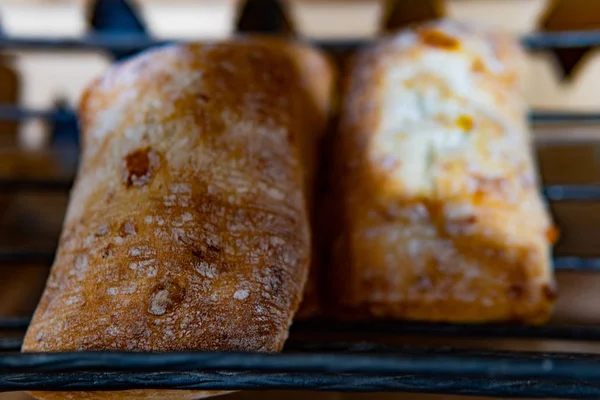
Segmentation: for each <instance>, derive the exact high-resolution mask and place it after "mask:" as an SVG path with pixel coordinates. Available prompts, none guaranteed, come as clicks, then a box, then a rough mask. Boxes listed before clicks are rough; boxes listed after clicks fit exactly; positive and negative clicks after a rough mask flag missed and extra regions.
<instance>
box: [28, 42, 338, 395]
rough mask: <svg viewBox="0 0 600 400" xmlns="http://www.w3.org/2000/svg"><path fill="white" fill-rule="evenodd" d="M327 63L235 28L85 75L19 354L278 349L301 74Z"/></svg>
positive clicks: (300, 246) (314, 111)
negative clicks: (211, 39) (71, 179)
mask: <svg viewBox="0 0 600 400" xmlns="http://www.w3.org/2000/svg"><path fill="white" fill-rule="evenodd" d="M307 57H308V58H309V59H310V60H312V61H310V60H309V61H310V63H309V64H306V63H304V61H305V60H306V59H307ZM326 66H327V63H326V62H325V61H324V60H321V59H320V56H319V53H317V52H316V51H315V50H312V49H309V48H306V47H304V46H301V45H295V44H286V43H284V42H279V41H276V40H266V39H264V40H263V39H248V38H246V39H237V40H233V41H230V42H224V43H214V44H190V45H175V46H168V47H164V48H160V49H156V50H150V51H147V52H146V53H144V54H142V55H139V56H137V57H135V58H133V59H131V60H129V61H126V62H124V63H122V64H119V65H116V66H114V67H113V68H112V69H111V70H110V71H109V72H108V73H107V74H106V75H105V76H104V77H102V78H101V79H99V80H98V81H97V82H95V83H94V84H93V85H91V87H90V88H89V89H88V90H87V91H86V93H85V94H84V96H83V99H82V101H81V105H80V121H81V130H82V133H83V138H82V141H83V150H82V159H81V164H80V168H79V171H78V176H77V179H76V182H75V186H74V188H73V190H72V193H71V198H70V203H69V207H68V211H67V216H66V219H65V222H64V227H63V233H62V236H61V239H60V244H59V247H58V253H57V256H56V260H55V262H54V265H53V267H52V270H51V274H50V277H49V279H48V282H47V286H46V290H45V292H44V294H43V296H42V299H41V301H40V303H39V306H38V308H37V310H36V312H35V315H34V317H33V320H32V323H31V325H30V327H29V330H28V332H27V335H26V337H25V341H24V345H23V351H25V352H59V351H60V352H64V351H78V350H119V351H145V352H153V351H201V350H213V351H218V350H231V351H258V352H275V351H279V350H280V349H281V348H282V346H283V344H284V341H285V339H286V337H287V334H288V327H289V325H290V324H291V322H292V317H293V316H294V313H295V312H296V310H297V308H298V305H299V303H300V301H301V297H302V291H303V288H304V284H305V281H306V277H307V273H308V269H309V262H310V249H311V241H310V232H309V216H308V212H307V209H308V206H307V204H308V202H309V201H310V199H309V198H308V197H309V196H310V193H309V192H308V191H307V190H306V188H307V186H309V182H310V181H311V180H312V177H311V175H312V174H313V173H314V166H313V165H310V164H311V163H312V156H310V153H311V151H314V149H311V147H312V146H313V145H314V143H315V140H316V139H317V138H318V135H319V133H320V131H319V129H320V127H322V126H323V125H324V122H323V118H324V115H323V114H322V112H323V110H324V109H325V108H327V106H326V105H325V103H326V101H325V100H324V99H323V97H324V95H323V94H322V92H323V93H324V92H326V91H327V90H326V89H322V88H321V87H320V86H319V88H320V91H319V90H316V86H315V84H313V83H311V82H308V77H309V76H310V75H311V74H314V73H319V72H322V71H321V69H322V68H326ZM324 79H326V80H327V79H331V77H329V78H327V77H325V78H324ZM329 84H330V83H329ZM317 86H318V85H317ZM217 393H219V392H217ZM210 394H214V392H202V391H156V390H131V391H123V392H76V393H68V392H36V393H34V395H35V396H37V397H39V398H44V399H55V398H56V399H58V398H72V399H79V398H82V399H134V398H135V399H139V398H146V399H152V398H161V399H168V398H172V399H192V398H199V397H202V396H205V395H210Z"/></svg>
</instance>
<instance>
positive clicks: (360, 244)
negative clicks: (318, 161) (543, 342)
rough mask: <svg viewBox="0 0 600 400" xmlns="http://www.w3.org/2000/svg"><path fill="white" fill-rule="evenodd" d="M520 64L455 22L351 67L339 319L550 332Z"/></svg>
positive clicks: (341, 189) (377, 48) (543, 241)
mask: <svg viewBox="0 0 600 400" xmlns="http://www.w3.org/2000/svg"><path fill="white" fill-rule="evenodd" d="M522 65H523V58H522V53H521V50H520V48H519V47H518V45H517V44H516V43H515V42H514V41H513V40H512V39H510V38H508V37H505V36H503V35H501V34H497V33H489V32H484V31H482V30H480V29H478V28H474V27H472V26H467V25H464V24H459V23H454V22H451V21H438V22H435V23H428V24H425V25H421V26H419V27H415V28H413V29H410V30H406V31H402V32H399V33H398V34H396V35H393V36H390V37H388V38H385V39H383V40H381V41H380V42H379V43H377V44H375V45H373V46H371V47H369V48H367V49H365V50H363V51H361V52H360V53H359V54H358V55H357V57H356V59H355V61H354V63H353V65H352V68H350V71H349V75H348V77H347V82H346V87H345V94H344V98H343V105H342V115H341V117H340V118H341V122H340V129H339V133H338V139H337V145H336V147H335V151H336V153H337V154H336V155H337V156H338V157H337V161H336V162H335V164H336V166H335V172H334V178H333V179H332V181H333V184H334V185H335V189H334V192H335V193H336V207H335V208H336V209H337V210H339V211H340V212H339V215H338V217H339V221H338V222H336V224H337V225H336V226H339V227H340V228H339V230H338V232H337V234H336V235H335V238H334V239H333V241H334V245H333V246H334V249H333V253H334V255H333V258H334V262H333V264H334V265H333V268H332V274H333V275H334V277H333V278H332V280H331V282H332V284H333V285H334V286H335V291H334V299H333V301H334V307H332V311H333V312H336V313H340V314H342V315H343V316H345V317H361V318H367V317H387V318H407V319H419V320H429V321H451V322H484V321H509V320H510V321H512V320H514V321H523V322H529V323H540V322H543V321H545V320H546V319H547V318H548V316H549V314H550V312H551V309H552V305H553V303H554V299H555V296H556V294H555V288H554V280H553V276H552V272H551V266H550V251H549V250H550V246H549V244H550V242H552V241H553V240H554V239H555V236H556V231H555V229H554V228H553V226H552V224H551V221H550V218H549V216H548V212H547V209H546V207H545V205H544V203H543V202H542V200H541V198H540V195H539V188H538V185H537V176H536V171H535V167H534V163H533V157H532V154H531V143H530V134H529V131H528V128H527V124H526V107H525V106H524V104H523V100H522V98H521V84H522Z"/></svg>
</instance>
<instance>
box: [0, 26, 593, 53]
mask: <svg viewBox="0 0 600 400" xmlns="http://www.w3.org/2000/svg"><path fill="white" fill-rule="evenodd" d="M176 41H177V42H184V41H183V40H175V39H166V40H160V39H155V38H151V37H149V36H146V35H144V34H140V33H116V32H105V33H90V34H87V35H85V36H83V37H81V38H73V37H52V36H38V37H15V36H10V35H5V34H1V33H0V49H18V50H40V49H53V50H106V51H110V52H115V51H117V52H132V51H138V50H143V49H146V48H148V47H153V46H160V45H163V44H166V43H173V42H176ZM367 43H368V42H367V41H364V40H319V41H314V44H315V45H317V46H320V47H323V48H324V49H326V50H330V51H345V50H352V49H355V48H357V47H359V46H362V45H365V44H367ZM521 43H522V44H523V46H524V47H525V48H527V49H529V50H532V51H538V50H544V49H555V48H581V47H590V46H597V45H599V44H600V30H590V31H567V32H539V33H532V34H528V35H526V36H524V37H522V38H521Z"/></svg>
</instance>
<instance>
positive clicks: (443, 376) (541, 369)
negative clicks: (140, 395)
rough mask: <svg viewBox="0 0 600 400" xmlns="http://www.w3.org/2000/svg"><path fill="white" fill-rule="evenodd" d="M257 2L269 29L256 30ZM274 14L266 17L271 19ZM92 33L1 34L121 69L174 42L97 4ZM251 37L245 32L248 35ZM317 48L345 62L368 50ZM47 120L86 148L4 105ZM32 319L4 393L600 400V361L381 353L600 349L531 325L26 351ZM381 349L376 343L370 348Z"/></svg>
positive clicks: (583, 43) (246, 24) (598, 189)
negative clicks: (560, 346) (191, 347)
mask: <svg viewBox="0 0 600 400" xmlns="http://www.w3.org/2000/svg"><path fill="white" fill-rule="evenodd" d="M251 3H252V4H253V5H254V7H257V6H258V7H259V8H260V7H262V8H260V9H261V10H262V11H263V13H264V15H262V14H261V21H260V23H259V24H258V25H256V24H254V25H253V23H252V21H253V20H252V18H251V16H250V15H249V13H250V11H248V10H250V9H251V7H249V5H251ZM265 15H266V16H267V17H265ZM283 15H284V10H283V9H282V8H281V6H280V4H279V3H278V2H277V1H266V0H258V1H257V0H250V1H248V2H247V3H246V8H245V11H242V12H241V13H240V14H239V16H238V28H239V29H238V30H242V31H244V30H245V31H261V32H263V33H264V32H274V33H277V32H279V31H280V30H281V26H282V22H281V18H283ZM91 25H92V28H93V30H92V32H91V33H90V34H88V35H87V36H85V37H83V38H78V39H74V38H53V37H37V38H31V37H27V38H23V37H11V36H8V35H6V34H4V33H1V32H0V49H1V50H13V49H18V50H20V51H23V50H27V51H36V50H41V49H43V50H46V51H47V50H55V49H75V50H89V49H100V50H103V51H106V52H108V53H109V54H112V55H113V57H114V58H115V59H120V58H122V57H126V56H129V55H131V54H133V53H135V52H137V51H140V50H143V49H145V48H148V47H150V46H156V45H161V44H164V43H168V42H169V41H159V40H156V39H154V38H152V37H151V36H150V35H149V34H148V33H147V31H146V29H145V27H144V24H143V23H142V22H141V21H140V19H139V18H138V17H137V13H136V11H135V10H134V9H132V8H131V7H130V6H128V5H127V4H126V3H125V2H123V1H121V0H100V1H96V2H95V3H94V7H93V15H92V18H91ZM242 28H243V29H242ZM522 42H523V44H524V46H525V47H526V48H528V49H529V50H531V51H541V50H548V49H556V48H572V47H590V46H600V31H584V32H563V33H535V34H531V35H528V36H526V37H524V38H523V40H522ZM317 45H319V46H321V47H323V48H325V49H326V50H329V51H333V52H344V51H349V50H352V49H353V48H355V47H356V46H358V45H361V43H360V42H358V41H337V42H335V41H329V42H319V43H317ZM29 118H37V119H44V120H46V121H48V122H49V123H51V124H53V127H54V129H53V132H54V136H55V137H62V138H63V139H64V138H68V139H69V140H71V141H72V142H74V143H76V138H77V124H76V116H75V114H74V113H73V111H72V110H69V109H66V108H62V107H59V108H57V109H54V110H31V109H23V108H20V107H17V106H12V105H6V104H4V105H2V104H0V120H17V121H21V120H25V119H29ZM531 120H532V122H533V123H535V124H564V123H573V122H574V123H591V124H598V126H599V127H600V114H577V113H542V112H534V113H532V115H531ZM71 184H72V179H71V178H64V179H53V180H31V179H30V180H22V179H14V178H6V177H5V178H1V177H0V193H9V192H24V191H35V192H40V191H43V192H66V191H68V190H69V189H70V187H71ZM544 194H545V196H546V197H547V199H548V200H549V201H551V202H565V201H579V202H598V201H600V185H552V186H547V187H545V188H544ZM53 257H54V252H53V251H40V250H35V251H32V250H30V249H19V248H0V265H2V266H15V265H18V264H32V263H42V264H47V265H49V264H50V263H51V262H52V259H53ZM554 267H555V269H556V270H558V271H569V272H575V273H576V272H600V258H581V257H577V256H561V257H556V258H555V259H554ZM28 323H29V318H12V317H11V318H7V317H0V331H1V332H4V333H5V335H4V336H3V337H0V391H12V390H70V391H75V390H124V389H134V388H137V389H141V388H155V389H169V388H171V389H186V390H190V389H202V390H204V389H211V390H213V389H214V390H219V389H224V390H234V389H260V390H267V389H295V390H324V391H355V392H375V391H408V392H423V393H425V392H428V393H445V394H464V395H485V396H499V397H528V398H544V397H552V398H600V355H599V356H595V355H589V354H576V353H546V352H517V351H474V350H465V349H451V348H444V347H422V346H420V347H410V346H394V345H383V344H380V343H379V342H378V341H377V340H376V339H377V338H376V336H377V335H383V334H385V335H387V336H390V335H391V336H407V335H415V336H421V337H422V336H431V337H455V338H485V339H488V338H498V339H527V340H539V339H548V340H563V341H586V342H600V327H596V326H555V325H548V326H540V327H529V326H522V325H508V324H503V325H497V324H494V325H454V324H427V323H401V322H385V321H382V322H376V323H369V324H368V325H366V324H360V323H343V322H325V321H311V322H301V323H296V324H294V326H293V328H292V337H294V334H302V333H305V334H310V333H313V334H314V333H315V332H319V334H329V333H330V334H340V333H348V332H352V333H353V334H357V335H363V334H364V335H365V337H369V338H370V341H369V342H368V343H365V342H360V343H357V342H346V343H345V342H338V341H332V342H327V343H319V342H315V341H298V340H290V341H288V343H287V344H286V347H285V349H284V351H283V353H281V354H258V353H230V352H220V353H211V352H196V353H168V354H165V353H108V352H93V353H89V352H79V353H54V354H21V353H18V350H19V349H20V345H21V337H22V335H23V332H24V330H25V329H26V328H27V325H28ZM371 339H372V340H371Z"/></svg>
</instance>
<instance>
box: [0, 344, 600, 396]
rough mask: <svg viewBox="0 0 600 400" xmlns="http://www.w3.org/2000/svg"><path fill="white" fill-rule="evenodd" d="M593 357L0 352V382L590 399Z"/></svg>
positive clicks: (598, 376)
mask: <svg viewBox="0 0 600 400" xmlns="http://www.w3.org/2000/svg"><path fill="white" fill-rule="evenodd" d="M351 350H352V349H351ZM599 363H600V358H599V357H594V356H586V355H579V354H566V353H562V354H536V353H524V352H474V351H469V350H452V351H447V350H437V349H430V348H427V349H398V350H392V349H386V350H385V351H381V352H379V351H377V352H360V351H354V352H352V353H304V354H295V353H284V354H257V353H229V352H225V353H168V354H159V353H146V354H144V353H105V352H101V353H100V352H98V353H83V352H82V353H62V354H60V353H58V354H57V353H52V354H20V355H14V356H13V355H5V356H3V357H2V358H0V390H23V389H27V390H40V389H43V390H118V389H132V388H155V389H166V388H171V389H173V388H174V389H186V390H190V389H275V388H279V389H307V388H310V389H314V390H331V391H343V390H352V391H374V390H377V391H420V392H422V391H424V390H425V391H428V392H439V393H455V394H478V395H493V396H520V397H546V396H549V395H552V396H553V397H570V398H597V397H598V396H600V384H599V383H598V382H600V369H599V368H598V364H599Z"/></svg>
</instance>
